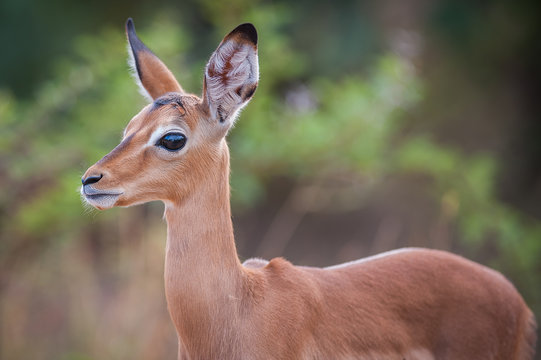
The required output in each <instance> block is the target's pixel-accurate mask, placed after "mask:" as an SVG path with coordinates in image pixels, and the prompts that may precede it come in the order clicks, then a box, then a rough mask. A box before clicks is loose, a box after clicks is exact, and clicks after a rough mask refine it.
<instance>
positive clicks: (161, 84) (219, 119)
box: [81, 19, 259, 210]
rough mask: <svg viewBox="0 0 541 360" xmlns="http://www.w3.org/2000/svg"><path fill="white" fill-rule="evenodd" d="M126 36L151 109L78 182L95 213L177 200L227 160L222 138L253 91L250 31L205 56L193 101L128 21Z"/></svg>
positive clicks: (245, 27) (248, 27)
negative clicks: (200, 82) (200, 91)
mask: <svg viewBox="0 0 541 360" xmlns="http://www.w3.org/2000/svg"><path fill="white" fill-rule="evenodd" d="M126 35H127V38H128V52H129V54H130V63H131V65H132V67H133V74H134V77H135V79H136V82H137V83H138V84H139V86H140V89H141V92H142V93H143V94H144V95H145V96H146V97H147V98H148V99H149V100H151V103H150V104H148V105H147V106H145V107H144V108H143V109H142V110H141V111H140V112H139V113H138V114H137V115H135V116H134V117H133V118H132V119H131V120H130V122H129V123H128V125H127V126H126V128H125V130H124V134H123V137H122V141H121V142H120V144H119V145H118V146H117V147H115V148H114V149H113V150H112V151H111V152H110V153H109V154H107V155H105V156H104V157H103V158H102V159H101V160H99V161H98V162H97V163H96V164H94V165H93V166H91V167H90V168H89V169H88V170H87V171H86V172H85V174H84V175H83V177H82V183H83V185H82V187H81V194H82V196H83V197H84V199H85V200H86V201H87V202H88V203H89V204H90V205H92V206H94V207H96V208H98V209H100V210H101V209H107V208H111V207H113V206H130V205H134V204H140V203H144V202H148V201H152V200H162V201H164V202H166V203H168V202H178V201H182V199H183V198H184V197H186V196H188V195H189V193H190V191H191V189H193V188H194V187H195V186H196V185H197V183H198V182H199V181H201V179H203V178H205V177H206V176H212V174H213V172H212V170H213V167H216V166H217V163H218V162H219V161H218V159H220V158H223V157H224V156H225V157H227V156H228V149H227V145H226V143H225V136H226V135H227V132H228V131H229V129H230V128H231V127H232V126H233V124H234V122H235V119H236V118H237V116H238V114H239V111H240V110H241V109H242V108H243V107H244V106H245V105H246V104H247V103H248V102H249V101H250V99H251V98H252V96H253V94H254V92H255V90H256V88H257V84H258V77H259V70H258V59H257V32H256V29H255V27H254V26H253V25H252V24H242V25H239V26H238V27H236V28H235V29H234V30H233V31H231V32H230V33H229V34H228V35H227V36H225V38H224V39H223V40H222V42H221V43H220V45H219V46H218V48H217V49H216V51H214V53H213V54H212V55H211V57H210V60H209V62H208V64H207V66H206V68H205V73H204V78H203V94H202V95H201V97H198V96H196V95H193V94H189V93H186V92H185V91H184V90H183V88H182V87H181V86H180V84H179V83H178V81H177V80H176V79H175V77H174V75H173V74H172V73H171V71H170V70H169V69H168V68H167V66H166V65H165V64H164V63H163V62H162V61H161V60H160V59H159V58H158V57H157V56H156V55H155V54H154V53H152V51H150V50H149V49H148V48H147V47H146V46H145V44H143V42H142V41H141V40H140V39H139V38H138V37H137V34H136V32H135V27H134V25H133V21H132V20H131V19H128V21H127V23H126Z"/></svg>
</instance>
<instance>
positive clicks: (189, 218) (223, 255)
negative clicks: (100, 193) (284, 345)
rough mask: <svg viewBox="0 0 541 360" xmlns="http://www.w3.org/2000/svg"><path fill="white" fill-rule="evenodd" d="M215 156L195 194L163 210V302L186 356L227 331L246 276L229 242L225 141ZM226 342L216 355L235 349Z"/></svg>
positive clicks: (227, 168) (230, 226) (220, 344)
mask: <svg viewBox="0 0 541 360" xmlns="http://www.w3.org/2000/svg"><path fill="white" fill-rule="evenodd" d="M219 153H220V155H219V156H217V157H213V162H214V163H213V164H212V166H210V167H209V168H208V169H207V171H209V173H208V174H207V176H205V177H204V178H202V179H201V180H200V181H199V182H198V184H197V185H196V188H195V189H194V192H193V193H192V194H191V195H190V196H188V197H187V198H185V199H183V200H182V201H181V202H179V203H178V204H172V205H168V206H167V207H166V219H167V226H168V231H167V247H166V259H165V288H166V297H167V303H168V307H169V312H170V314H171V317H172V319H173V322H174V324H175V326H176V328H177V332H178V334H179V339H180V341H181V342H182V343H183V345H184V347H185V348H186V349H187V350H188V351H189V352H197V351H199V350H200V349H204V348H205V347H206V348H208V347H209V343H208V342H209V341H217V340H220V339H218V337H217V336H216V334H217V333H219V332H221V333H224V332H229V330H228V329H227V327H229V326H231V325H232V324H233V323H234V322H235V321H234V319H232V317H233V318H234V317H235V316H236V314H237V312H238V308H239V303H240V299H241V297H242V295H241V289H242V279H243V276H244V272H243V268H242V266H241V264H240V262H239V259H238V256H237V253H236V248H235V242H234V237H233V225H232V222H231V210H230V203H229V154H228V151H227V145H226V144H225V142H224V143H223V144H222V148H221V151H220V152H219ZM213 172H214V173H213ZM224 327H226V329H224ZM226 340H227V339H223V341H222V343H216V347H220V348H221V349H215V351H224V346H226V347H231V346H235V345H234V344H223V342H225V341H226ZM211 351H212V349H211ZM207 355H208V356H218V355H219V354H217V353H214V354H207Z"/></svg>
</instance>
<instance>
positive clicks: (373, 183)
mask: <svg viewBox="0 0 541 360" xmlns="http://www.w3.org/2000/svg"><path fill="white" fill-rule="evenodd" d="M540 14H541V2H539V1H537V0H531V1H527V0H526V1H514V0H493V1H476V2H473V1H469V2H468V1H457V0H430V1H429V0H420V1H406V0H404V1H390V0H382V1H331V0H327V1H310V0H299V1H295V2H292V1H288V0H274V1H264V0H228V1H212V0H202V1H196V0H185V1H152V2H151V1H140V0H130V1H127V0H121V1H115V2H111V1H110V0H94V1H72V0H50V1H38V0H1V1H0V43H1V44H2V51H1V52H0V358H1V359H6V360H8V359H60V360H86V359H141V360H143V359H144V360H150V359H174V358H175V356H176V347H177V345H176V337H175V331H174V328H173V326H172V325H171V323H170V320H169V316H168V314H167V311H166V303H165V298H164V291H163V258H164V246H165V233H166V226H165V223H164V221H163V220H162V212H163V205H162V204H160V203H151V204H147V205H144V206H138V207H134V208H129V209H113V210H109V211H106V212H98V211H95V210H91V209H88V208H85V207H84V206H83V205H82V204H81V201H80V199H79V195H78V186H79V182H80V177H81V175H82V173H83V172H84V171H85V170H86V168H87V167H88V166H90V165H91V164H93V163H94V162H95V161H97V160H98V159H100V158H101V157H102V156H103V155H105V154H106V153H107V152H108V151H109V150H110V149H112V148H113V147H114V146H115V145H116V144H117V143H118V141H119V139H120V134H121V132H122V129H123V127H124V126H125V125H126V124H127V122H128V121H129V119H130V118H131V116H133V115H134V114H136V113H137V112H138V111H139V109H140V108H141V107H142V106H143V105H144V104H145V101H144V99H143V98H142V97H141V96H140V95H139V94H138V90H137V87H136V86H135V84H134V83H133V80H132V78H131V77H130V75H129V73H128V71H127V69H128V68H127V64H126V44H125V38H124V22H125V20H126V18H127V17H133V18H134V21H135V24H136V27H137V29H138V34H139V35H140V37H141V38H142V39H143V41H144V42H146V43H147V45H148V46H149V47H150V48H151V49H152V50H153V51H154V52H155V53H157V54H158V55H159V56H160V57H161V58H162V60H163V61H164V62H165V63H166V64H168V65H169V67H170V68H171V69H172V70H173V72H174V73H175V74H176V75H177V77H178V79H179V81H180V82H181V84H183V86H184V88H185V89H187V90H189V91H191V92H194V93H197V94H199V93H200V92H201V84H202V74H203V68H204V65H205V62H206V60H207V59H208V57H209V56H210V54H211V52H212V51H213V50H214V49H215V47H216V46H217V44H218V43H219V41H220V40H221V38H222V37H223V36H224V35H225V34H226V33H227V32H228V31H230V30H231V29H233V28H234V27H235V26H236V25H238V24H239V23H241V22H246V21H249V22H252V23H254V24H255V25H256V27H257V28H258V30H259V37H260V41H259V54H260V71H261V81H260V87H259V89H258V91H257V93H256V95H255V98H254V99H253V101H252V102H251V103H250V105H249V106H248V108H247V109H246V110H245V111H244V112H243V113H242V115H241V118H240V120H239V121H238V125H237V126H236V128H235V129H234V131H233V132H232V133H231V134H230V137H229V143H230V147H231V152H232V168H233V170H232V201H233V209H234V223H235V231H236V238H237V245H238V251H239V256H240V257H241V258H242V259H245V258H248V257H252V256H259V257H265V258H271V257H275V256H284V257H286V258H288V259H289V260H291V261H293V262H295V263H297V264H303V265H319V266H325V265H330V264H334V263H338V262H342V261H348V260H352V259H356V258H360V257H363V256H367V255H371V254H374V253H377V252H380V251H385V250H390V249H395V248H398V247H402V246H426V247H431V248H438V249H446V250H451V251H453V252H455V253H458V254H462V255H464V256H467V257H468V258H471V259H474V260H476V261H478V262H481V263H483V264H485V265H488V266H491V267H493V268H495V269H498V270H500V271H501V272H503V273H504V274H505V275H506V276H507V277H508V278H509V279H511V280H512V281H513V283H514V284H515V285H516V287H517V288H518V289H519V291H520V292H521V294H522V295H523V296H524V298H525V299H526V301H527V302H528V304H529V305H530V306H531V307H532V308H533V309H534V311H535V312H536V314H537V318H538V319H540V318H541V222H540V218H541V119H540V113H541V111H540V110H541V105H540V104H541V102H540V101H539V96H540V94H541V92H540V90H541V89H540V88H541V68H540V65H541V41H540V40H539V39H540V38H541V31H540V30H541V29H540V23H541V19H540ZM538 358H541V357H540V356H539V355H538Z"/></svg>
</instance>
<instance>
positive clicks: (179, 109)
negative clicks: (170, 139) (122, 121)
mask: <svg viewBox="0 0 541 360" xmlns="http://www.w3.org/2000/svg"><path fill="white" fill-rule="evenodd" d="M200 103H201V101H200V99H199V98H198V97H196V96H193V95H181V94H179V93H167V94H165V95H163V96H160V97H159V98H157V99H156V100H154V102H153V103H151V104H149V105H147V106H146V107H145V108H143V110H141V112H140V113H139V114H137V115H136V116H135V117H134V118H133V119H132V120H131V121H130V122H129V124H128V126H126V129H125V130H124V135H125V136H126V135H128V134H129V133H130V132H132V131H139V130H142V129H144V128H154V127H156V126H159V125H164V124H167V123H175V122H177V123H185V124H186V125H187V126H188V127H189V128H190V130H194V128H195V125H196V120H197V117H196V114H197V109H198V107H199V105H200Z"/></svg>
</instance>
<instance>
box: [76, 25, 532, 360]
mask: <svg viewBox="0 0 541 360" xmlns="http://www.w3.org/2000/svg"><path fill="white" fill-rule="evenodd" d="M254 31H255V30H254ZM234 35H235V36H231V35H229V38H228V37H226V39H224V41H226V40H227V39H229V41H238V42H241V41H248V42H250V41H252V39H254V36H253V34H248V35H245V36H240V35H239V34H238V33H236V34H234ZM140 63H141V64H143V66H147V65H148V63H147V62H145V60H141V62H140ZM158 70H159V69H158ZM147 71H151V72H153V71H154V70H152V66H149V67H148V69H146V70H145V73H146V72H147ZM158 73H159V74H158V76H149V77H148V78H147V79H153V80H152V82H154V81H157V82H159V84H150V85H149V86H150V88H152V89H160V90H159V91H158V90H156V91H158V93H156V92H155V91H152V92H151V94H154V95H153V96H161V95H164V94H165V93H167V92H170V91H175V85H174V82H173V81H172V79H169V80H166V81H163V79H162V77H163V76H166V77H167V76H169V75H167V74H168V73H166V72H162V71H161V70H159V71H158ZM175 82H176V80H175ZM145 86H147V85H145ZM250 86H251V87H253V85H250ZM236 90H237V89H231V91H236ZM254 90H255V88H254ZM250 91H252V90H250ZM179 96H181V101H182V104H183V109H184V110H185V113H180V112H179V111H178V110H177V109H176V107H175V105H174V104H166V105H163V106H160V107H158V108H155V109H154V110H152V111H151V106H150V105H149V106H148V107H146V108H145V109H143V110H142V111H141V112H140V113H139V114H138V115H137V116H135V117H134V118H133V119H132V121H131V122H130V123H129V125H128V126H127V128H126V131H125V139H124V140H123V141H122V143H121V144H120V145H119V146H118V147H117V148H115V149H114V150H113V151H112V153H111V154H110V155H107V156H105V157H104V158H103V159H102V160H100V161H99V162H98V163H97V164H95V165H94V166H92V167H91V168H90V169H88V170H87V172H86V174H85V177H88V176H93V175H95V176H96V175H98V174H102V175H103V178H102V179H101V180H100V181H99V182H97V183H95V184H92V188H93V189H96V190H101V191H108V190H110V189H122V194H121V195H120V196H119V197H118V200H117V201H116V203H115V204H114V205H115V206H129V205H133V204H138V203H142V202H146V201H151V200H162V201H163V202H164V203H165V206H166V210H165V217H166V220H167V227H168V233H167V245H166V258H165V275H164V276H165V292H166V298H167V303H168V308H169V312H170V314H171V318H172V321H173V323H174V325H175V328H176V330H177V333H178V338H179V359H265V360H266V359H374V360H375V359H397V360H401V359H419V360H421V359H453V360H461V359H464V360H471V359H501V360H509V359H516V360H527V359H532V358H533V348H534V345H535V340H536V335H535V319H534V317H533V314H532V312H531V311H530V310H529V309H528V307H527V306H526V304H525V303H524V301H523V299H522V298H521V296H520V295H519V294H518V292H517V291H516V290H515V288H514V287H513V285H512V284H511V283H510V282H509V281H507V280H506V279H505V278H504V277H503V276H502V275H501V274H499V273H497V272H495V271H493V270H491V269H488V268H486V267H484V266H481V265H479V264H476V263H474V262H471V261H469V260H466V259H464V258H462V257H459V256H456V255H453V254H450V253H446V252H442V251H436V250H427V249H410V250H408V251H402V252H397V253H394V254H389V255H386V256H381V257H375V258H371V259H367V260H366V261H362V262H358V263H351V264H346V265H344V266H339V267H331V268H323V269H321V268H310V267H297V266H294V265H292V264H291V263H289V262H288V261H286V260H284V259H281V258H277V259H272V260H271V261H270V262H266V261H264V260H251V261H248V262H247V263H246V266H243V265H242V264H241V263H240V262H239V259H238V257H237V253H236V248H235V242H234V237H233V226H232V222H231V210H230V205H229V151H228V147H227V144H226V141H225V138H224V136H225V134H226V132H227V129H225V130H224V128H223V126H224V125H223V124H220V122H219V121H218V120H219V119H213V118H211V117H210V116H211V115H210V113H209V110H208V104H207V100H205V99H203V100H201V99H199V98H197V97H195V96H193V95H181V94H179ZM228 124H229V126H231V123H228ZM166 125H167V126H176V127H179V128H182V129H185V131H186V133H187V137H188V142H187V145H186V147H185V148H184V149H183V150H182V151H179V152H176V153H169V152H167V151H165V150H163V149H159V148H157V147H156V146H153V145H152V144H151V145H145V144H147V142H148V139H149V137H150V136H151V135H152V134H153V132H154V131H156V129H158V128H159V127H160V126H162V127H163V126H166ZM95 206H97V207H100V206H99V204H98V205H95ZM103 207H106V206H103Z"/></svg>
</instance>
